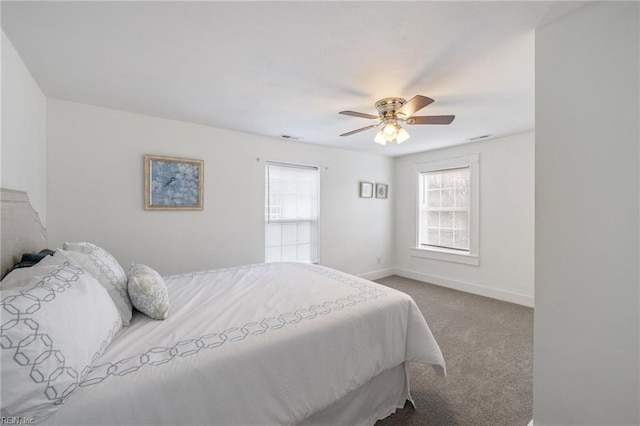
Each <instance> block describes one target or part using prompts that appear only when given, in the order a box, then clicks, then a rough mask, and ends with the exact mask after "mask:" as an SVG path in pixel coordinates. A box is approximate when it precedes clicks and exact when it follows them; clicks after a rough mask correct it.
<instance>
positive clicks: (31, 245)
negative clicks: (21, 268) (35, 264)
mask: <svg viewBox="0 0 640 426" xmlns="http://www.w3.org/2000/svg"><path fill="white" fill-rule="evenodd" d="M46 247H47V230H46V229H45V228H44V226H42V223H41V222H40V217H39V216H38V213H37V212H36V211H35V210H34V209H33V207H32V206H31V203H30V202H29V197H28V196H27V193H26V192H24V191H15V190H12V189H4V188H2V189H0V259H1V260H2V265H1V269H0V277H4V276H5V274H6V273H7V272H8V271H9V269H11V267H12V266H13V265H14V264H15V263H16V262H19V261H20V258H21V257H22V254H23V253H35V252H38V251H40V250H42V249H43V248H46Z"/></svg>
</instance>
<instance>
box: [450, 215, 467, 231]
mask: <svg viewBox="0 0 640 426" xmlns="http://www.w3.org/2000/svg"><path fill="white" fill-rule="evenodd" d="M454 223H455V227H456V228H457V229H461V230H468V229H469V212H466V211H465V212H455V213H454Z"/></svg>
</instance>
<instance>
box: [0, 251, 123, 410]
mask: <svg viewBox="0 0 640 426" xmlns="http://www.w3.org/2000/svg"><path fill="white" fill-rule="evenodd" d="M60 260H61V259H60V258H57V259H56V258H54V257H51V256H49V257H47V258H45V259H43V260H42V261H41V262H39V263H38V264H37V265H36V266H33V267H31V268H28V269H27V270H16V272H19V273H15V274H14V273H11V274H10V275H7V277H6V278H5V279H4V280H3V283H4V282H5V281H7V284H8V285H7V286H6V287H5V286H4V285H3V290H2V296H1V299H0V311H1V315H2V325H0V356H1V359H0V362H1V363H2V372H1V375H0V377H1V381H2V388H3V390H4V392H3V393H2V416H3V418H4V417H8V418H18V419H20V418H30V419H33V420H34V421H35V422H36V423H39V421H40V420H42V419H44V418H46V417H47V416H49V415H50V414H52V413H53V412H54V411H55V410H56V409H57V408H58V407H59V406H60V405H61V404H63V403H64V401H65V400H66V398H67V397H68V396H69V395H70V394H71V393H72V392H73V391H74V390H75V389H76V387H77V386H78V384H79V383H80V381H81V380H82V379H83V378H84V377H85V375H86V374H87V373H88V371H89V370H90V369H91V367H92V366H93V364H94V363H95V362H96V360H97V359H98V358H99V357H100V355H102V353H103V352H104V350H105V349H106V348H107V346H108V345H109V343H111V340H112V339H113V337H114V335H115V334H116V333H117V332H118V330H120V328H121V327H122V319H121V318H120V314H119V313H118V310H117V309H116V307H115V306H114V304H113V301H112V300H111V298H110V297H109V295H108V294H107V292H106V290H105V289H104V288H103V287H102V286H101V285H100V284H99V283H98V282H97V281H96V279H95V278H94V277H93V276H92V275H91V274H89V273H88V272H86V271H85V270H84V269H82V268H79V267H78V266H76V265H72V264H70V263H69V262H66V261H63V262H60ZM26 272H28V273H26Z"/></svg>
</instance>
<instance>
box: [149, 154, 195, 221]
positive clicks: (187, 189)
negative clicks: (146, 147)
mask: <svg viewBox="0 0 640 426" xmlns="http://www.w3.org/2000/svg"><path fill="white" fill-rule="evenodd" d="M203 186H204V161H202V160H192V159H188V158H177V157H161V156H158V155H145V156H144V209H145V210H202V209H203V195H204V187H203Z"/></svg>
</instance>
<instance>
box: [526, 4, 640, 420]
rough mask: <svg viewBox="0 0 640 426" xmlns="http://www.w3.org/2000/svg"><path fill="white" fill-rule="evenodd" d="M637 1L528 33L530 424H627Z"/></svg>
mask: <svg viewBox="0 0 640 426" xmlns="http://www.w3.org/2000/svg"><path fill="white" fill-rule="evenodd" d="M638 23H639V7H638V4H637V3H635V2H611V3H609V2H602V3H596V4H593V5H590V6H587V7H585V8H583V9H580V10H578V11H577V12H575V13H573V14H571V15H568V16H566V17H564V18H562V19H559V20H557V21H555V22H553V23H551V24H549V25H547V26H545V27H543V28H540V29H538V30H537V31H536V224H535V226H536V239H535V244H536V253H535V255H536V268H535V277H536V278H535V281H536V283H535V284H536V314H535V325H534V329H535V335H534V342H535V345H534V359H535V365H534V424H535V425H536V426H544V425H607V426H611V425H637V424H639V422H640V417H639V414H638V409H639V401H640V391H639V379H638V367H639V355H640V354H639V350H638V333H639V331H640V330H639V318H638V301H639V284H640V281H639V275H640V274H639V270H638V263H639V258H640V256H639V255H640V250H639V245H640V238H639V237H640V235H639V232H640V231H639V223H638V222H639V220H640V211H639V201H640V193H639V191H640V182H639V180H640V177H639V169H640V157H639V155H640V150H639V137H640V135H639V133H640V132H639V125H640V110H639V103H640V97H639V89H640V86H639V81H638V79H639V69H638V65H639V63H640V62H639V59H640V57H639V48H640V46H639V42H638V36H639V32H638Z"/></svg>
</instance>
